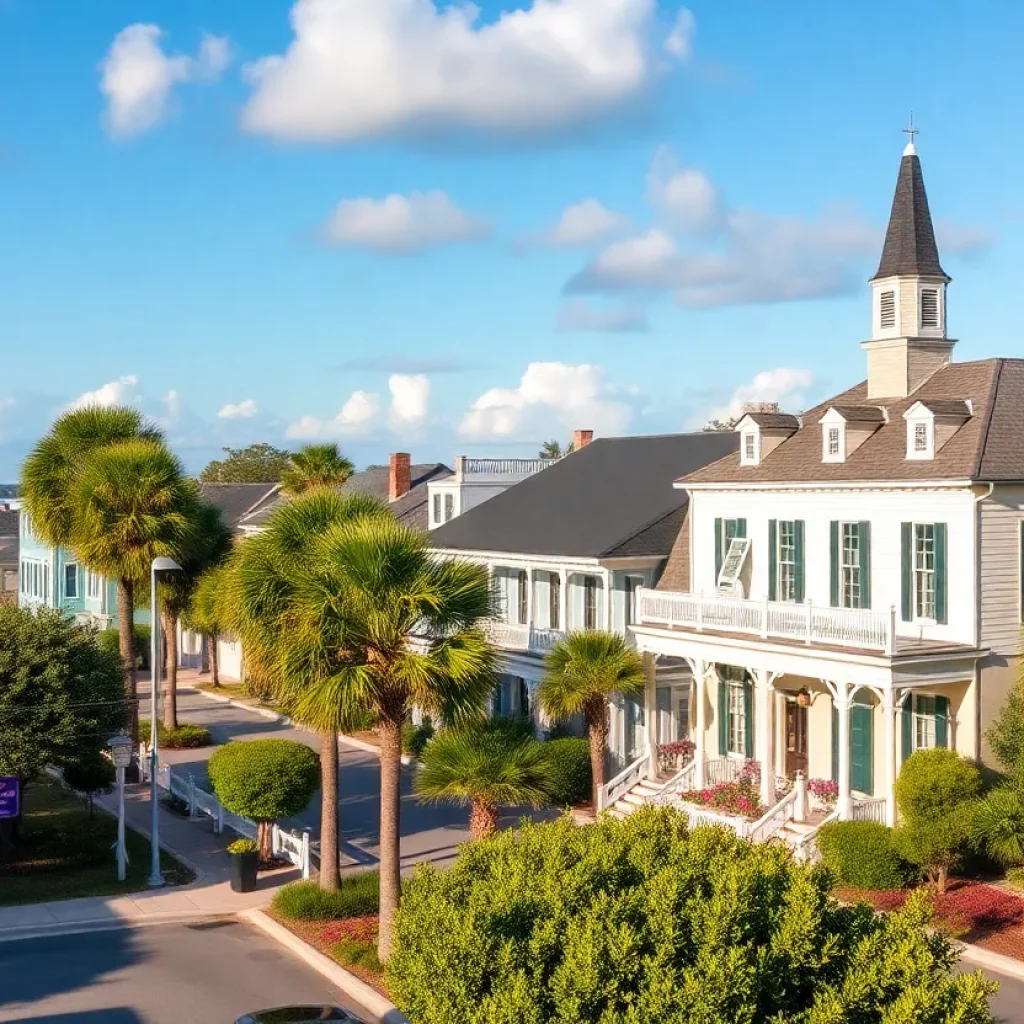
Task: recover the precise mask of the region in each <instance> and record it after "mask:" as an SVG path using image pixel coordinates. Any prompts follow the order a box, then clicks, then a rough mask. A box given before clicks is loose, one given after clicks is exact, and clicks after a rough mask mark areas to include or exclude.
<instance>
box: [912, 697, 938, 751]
mask: <svg viewBox="0 0 1024 1024" xmlns="http://www.w3.org/2000/svg"><path fill="white" fill-rule="evenodd" d="M934 746H935V698H934V697H925V696H923V695H922V696H919V697H915V698H914V749H915V750H931V749H932V748H933V747H934Z"/></svg>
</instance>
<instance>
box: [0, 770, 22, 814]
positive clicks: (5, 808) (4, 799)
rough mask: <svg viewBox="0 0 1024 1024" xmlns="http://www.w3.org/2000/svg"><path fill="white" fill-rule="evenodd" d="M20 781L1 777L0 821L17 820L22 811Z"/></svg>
mask: <svg viewBox="0 0 1024 1024" xmlns="http://www.w3.org/2000/svg"><path fill="white" fill-rule="evenodd" d="M20 797H21V789H20V787H19V785H18V780H17V779H13V778H9V777H7V776H3V775H0V819H2V818H16V817H17V816H18V813H19V811H20V810H21V799H20Z"/></svg>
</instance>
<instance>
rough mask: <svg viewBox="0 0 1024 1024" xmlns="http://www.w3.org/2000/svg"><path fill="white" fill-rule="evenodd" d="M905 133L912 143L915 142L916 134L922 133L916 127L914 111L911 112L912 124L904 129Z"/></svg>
mask: <svg viewBox="0 0 1024 1024" xmlns="http://www.w3.org/2000/svg"><path fill="white" fill-rule="evenodd" d="M903 134H904V135H906V136H907V138H908V140H909V141H910V144H911V145H913V143H914V136H915V135H920V134H921V133H920V132H919V131H918V130H917V129H916V128H915V127H914V112H913V111H911V112H910V126H909V127H907V128H904V129H903Z"/></svg>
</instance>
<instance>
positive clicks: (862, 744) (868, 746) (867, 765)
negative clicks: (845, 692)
mask: <svg viewBox="0 0 1024 1024" xmlns="http://www.w3.org/2000/svg"><path fill="white" fill-rule="evenodd" d="M873 714H874V709H873V708H870V707H865V706H864V705H863V704H853V705H852V706H851V707H850V788H851V789H856V790H857V791H858V792H861V793H867V794H868V795H869V796H870V795H871V794H872V793H874V784H873V779H872V776H873V767H874V765H873V753H872V747H873V743H872V718H873Z"/></svg>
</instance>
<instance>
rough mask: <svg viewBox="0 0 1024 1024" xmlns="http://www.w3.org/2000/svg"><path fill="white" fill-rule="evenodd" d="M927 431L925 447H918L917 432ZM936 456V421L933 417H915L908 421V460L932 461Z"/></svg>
mask: <svg viewBox="0 0 1024 1024" xmlns="http://www.w3.org/2000/svg"><path fill="white" fill-rule="evenodd" d="M922 426H923V427H924V429H925V446H924V447H923V448H918V447H917V431H918V428H919V427H922ZM934 455H935V420H934V419H933V418H932V417H931V416H915V417H913V419H908V420H907V458H908V459H930V458H932V457H933V456H934Z"/></svg>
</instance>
